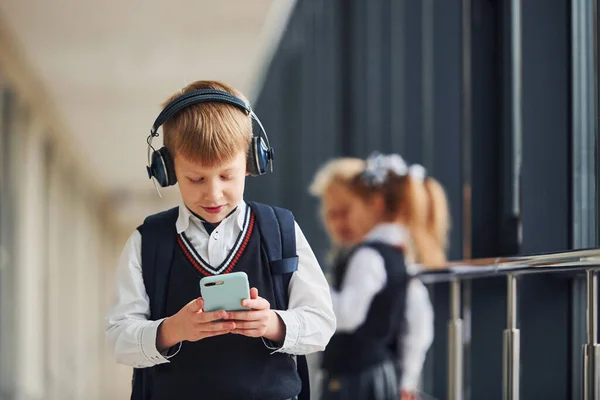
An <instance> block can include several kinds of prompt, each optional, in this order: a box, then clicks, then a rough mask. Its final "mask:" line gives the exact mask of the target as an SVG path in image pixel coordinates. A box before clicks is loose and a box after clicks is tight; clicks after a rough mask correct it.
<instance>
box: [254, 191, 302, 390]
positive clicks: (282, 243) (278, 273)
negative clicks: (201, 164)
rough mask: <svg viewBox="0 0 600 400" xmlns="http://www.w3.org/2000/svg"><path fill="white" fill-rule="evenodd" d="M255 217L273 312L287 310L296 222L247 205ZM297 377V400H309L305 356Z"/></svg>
mask: <svg viewBox="0 0 600 400" xmlns="http://www.w3.org/2000/svg"><path fill="white" fill-rule="evenodd" d="M248 205H249V206H250V208H252V211H254V214H255V215H256V220H257V222H258V229H259V231H260V234H261V236H262V238H263V239H264V240H263V243H264V246H265V251H266V252H267V257H268V258H269V267H270V269H271V277H272V280H273V291H274V292H275V301H276V302H277V309H279V310H287V308H288V303H289V294H288V287H289V284H290V280H291V279H292V275H293V274H294V272H296V271H297V270H298V255H297V254H296V223H295V220H294V214H292V212H291V211H289V210H286V209H285V208H279V207H271V206H268V205H266V204H261V203H256V202H248ZM296 364H297V369H298V375H299V376H300V380H301V382H302V390H301V392H300V395H299V396H298V399H299V400H309V399H310V381H309V375H308V363H307V361H306V356H303V355H302V356H297V357H296Z"/></svg>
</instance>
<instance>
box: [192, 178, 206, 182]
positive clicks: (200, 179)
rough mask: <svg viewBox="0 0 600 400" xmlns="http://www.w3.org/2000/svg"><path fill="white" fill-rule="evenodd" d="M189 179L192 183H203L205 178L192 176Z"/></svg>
mask: <svg viewBox="0 0 600 400" xmlns="http://www.w3.org/2000/svg"><path fill="white" fill-rule="evenodd" d="M188 180H189V181H190V182H191V183H202V182H203V181H204V178H198V179H192V178H188Z"/></svg>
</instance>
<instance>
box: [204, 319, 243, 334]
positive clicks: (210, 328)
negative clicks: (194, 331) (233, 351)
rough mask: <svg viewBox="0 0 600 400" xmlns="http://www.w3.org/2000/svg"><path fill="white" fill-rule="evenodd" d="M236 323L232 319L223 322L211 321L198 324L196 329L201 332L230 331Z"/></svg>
mask: <svg viewBox="0 0 600 400" xmlns="http://www.w3.org/2000/svg"><path fill="white" fill-rule="evenodd" d="M236 326H237V325H236V323H235V322H233V321H224V322H211V323H208V324H200V325H198V329H199V330H200V331H201V332H220V331H231V330H233V329H235V328H236Z"/></svg>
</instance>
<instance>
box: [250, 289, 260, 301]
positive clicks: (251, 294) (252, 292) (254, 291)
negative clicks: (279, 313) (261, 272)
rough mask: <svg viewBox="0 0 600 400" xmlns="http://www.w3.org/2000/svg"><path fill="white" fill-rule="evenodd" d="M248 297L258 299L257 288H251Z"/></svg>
mask: <svg viewBox="0 0 600 400" xmlns="http://www.w3.org/2000/svg"><path fill="white" fill-rule="evenodd" d="M250 298H251V299H258V289H257V288H254V287H253V288H252V289H250Z"/></svg>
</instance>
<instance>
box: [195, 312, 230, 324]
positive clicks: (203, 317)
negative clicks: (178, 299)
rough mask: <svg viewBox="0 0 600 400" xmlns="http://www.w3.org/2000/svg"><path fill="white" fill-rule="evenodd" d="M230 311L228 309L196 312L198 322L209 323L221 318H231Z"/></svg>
mask: <svg viewBox="0 0 600 400" xmlns="http://www.w3.org/2000/svg"><path fill="white" fill-rule="evenodd" d="M228 316H229V315H228V313H227V312H226V311H223V310H220V311H211V312H202V313H198V314H196V317H197V319H196V322H200V323H207V322H212V321H218V320H220V319H230V318H228Z"/></svg>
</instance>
